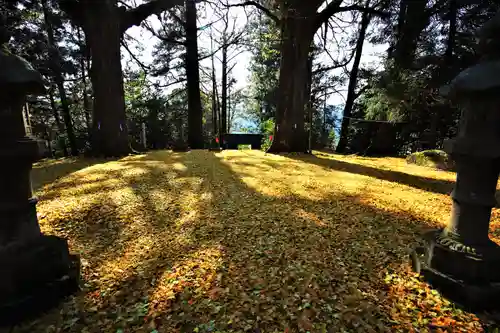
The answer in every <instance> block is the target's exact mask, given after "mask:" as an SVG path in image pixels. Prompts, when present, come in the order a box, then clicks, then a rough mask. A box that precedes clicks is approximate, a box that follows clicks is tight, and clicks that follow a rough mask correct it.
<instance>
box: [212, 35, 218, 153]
mask: <svg viewBox="0 0 500 333" xmlns="http://www.w3.org/2000/svg"><path fill="white" fill-rule="evenodd" d="M210 41H211V42H213V40H212V36H210ZM212 52H213V47H212ZM211 58H212V59H211V60H212V129H213V133H212V136H213V137H212V138H211V139H210V141H212V140H215V138H216V137H219V136H220V135H219V128H218V127H219V126H218V123H217V122H218V121H219V120H218V118H219V117H217V78H216V77H215V59H214V55H213V54H212V57H211ZM219 144H220V137H219Z"/></svg>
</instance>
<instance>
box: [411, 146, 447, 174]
mask: <svg viewBox="0 0 500 333" xmlns="http://www.w3.org/2000/svg"><path fill="white" fill-rule="evenodd" d="M406 162H407V163H409V164H416V165H421V166H428V167H433V168H437V169H440V170H447V171H452V170H454V168H455V163H454V162H453V160H452V159H451V157H450V156H449V155H448V154H447V153H446V152H444V151H442V150H436V149H433V150H424V151H420V152H416V153H413V154H411V155H409V156H408V157H407V158H406Z"/></svg>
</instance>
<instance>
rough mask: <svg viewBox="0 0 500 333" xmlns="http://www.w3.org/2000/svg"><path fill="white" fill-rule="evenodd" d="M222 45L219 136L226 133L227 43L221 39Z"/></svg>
mask: <svg viewBox="0 0 500 333" xmlns="http://www.w3.org/2000/svg"><path fill="white" fill-rule="evenodd" d="M223 43H224V44H222V91H221V129H220V130H221V134H222V135H223V136H224V135H225V134H226V133H227V74H228V73H227V48H228V45H227V41H226V37H225V36H224V37H223Z"/></svg>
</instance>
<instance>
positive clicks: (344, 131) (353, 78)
mask: <svg viewBox="0 0 500 333" xmlns="http://www.w3.org/2000/svg"><path fill="white" fill-rule="evenodd" d="M370 20H371V15H370V14H368V13H366V12H364V13H363V14H362V19H361V27H360V30H359V36H358V40H357V42H356V55H355V57H354V62H353V64H352V69H351V73H350V76H349V85H348V88H347V99H346V102H345V106H344V113H343V115H344V117H343V118H342V126H341V129H340V138H339V143H338V144H337V147H336V152H337V153H345V151H346V148H347V139H348V135H349V118H350V117H351V115H352V108H353V107H354V102H355V100H356V97H357V94H356V87H357V83H358V73H359V65H360V63H361V56H362V55H363V44H364V42H365V37H366V30H367V29H368V25H369V24H370Z"/></svg>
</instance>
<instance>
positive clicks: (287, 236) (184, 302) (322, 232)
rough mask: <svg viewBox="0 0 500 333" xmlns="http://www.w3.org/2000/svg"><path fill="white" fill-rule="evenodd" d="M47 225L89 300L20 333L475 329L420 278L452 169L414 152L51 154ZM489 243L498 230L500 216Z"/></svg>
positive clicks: (477, 321)
mask: <svg viewBox="0 0 500 333" xmlns="http://www.w3.org/2000/svg"><path fill="white" fill-rule="evenodd" d="M33 179H34V188H35V192H36V194H37V195H38V196H39V199H40V201H39V204H38V216H39V220H40V224H41V227H42V230H43V232H45V233H48V234H55V235H59V236H61V237H65V238H67V239H68V240H69V244H70V247H71V251H72V252H74V253H78V254H80V256H81V261H82V291H81V292H80V293H78V294H77V295H76V296H74V297H71V298H70V299H69V300H68V301H67V302H65V303H64V304H61V306H59V308H57V309H54V310H53V311H51V312H49V313H48V314H46V315H44V316H42V317H40V318H39V319H38V320H36V321H32V322H30V323H26V324H24V325H23V326H19V327H17V328H15V329H14V330H13V332H21V331H22V332H96V333H97V332H112V333H125V332H147V333H152V332H154V333H156V332H252V333H254V332H260V333H264V332H290V333H291V332H307V331H309V332H396V331H404V332H409V331H412V330H413V331H415V332H431V331H432V332H439V331H442V332H445V331H453V332H460V331H463V332H478V331H482V330H483V329H484V325H486V324H487V322H486V321H485V319H483V317H481V316H480V315H479V316H477V315H475V314H472V313H468V312H465V311H462V310H461V309H459V308H457V307H455V306H454V305H453V304H452V303H450V302H449V301H447V300H446V299H444V298H442V297H441V296H440V294H439V293H437V292H436V291H434V290H431V289H429V287H428V286H427V285H426V284H425V283H423V282H421V281H420V280H419V278H418V277H417V276H415V275H414V274H413V273H412V272H411V269H410V265H409V260H408V254H407V253H408V249H409V248H411V247H412V246H415V245H416V244H417V242H418V236H419V234H420V233H421V232H422V231H424V230H426V229H428V228H434V227H438V226H441V225H443V224H444V223H445V222H446V221H447V220H448V217H449V213H450V199H449V196H448V194H449V193H450V192H451V189H452V187H453V183H454V179H455V175H454V174H453V173H450V172H444V171H437V170H433V169H430V168H425V167H419V166H414V165H408V164H406V162H405V161H404V160H403V159H396V158H383V159H382V158H379V159H377V158H361V157H356V156H339V155H331V154H325V153H317V154H316V155H315V156H300V155H297V156H286V157H285V156H275V155H266V154H265V153H263V152H260V151H250V150H247V151H224V152H222V153H216V154H215V153H211V152H208V151H192V152H189V153H172V152H167V151H160V152H152V153H148V154H145V155H138V156H130V157H127V158H124V159H121V160H107V161H102V160H100V161H97V160H74V159H61V160H52V161H44V162H41V163H38V164H37V165H35V167H34V170H33ZM492 219H493V223H492V224H493V226H492V237H493V238H495V237H496V236H500V233H496V232H495V230H496V228H498V226H499V225H500V223H499V222H500V217H499V215H498V211H497V210H495V211H494V212H493V217H492Z"/></svg>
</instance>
